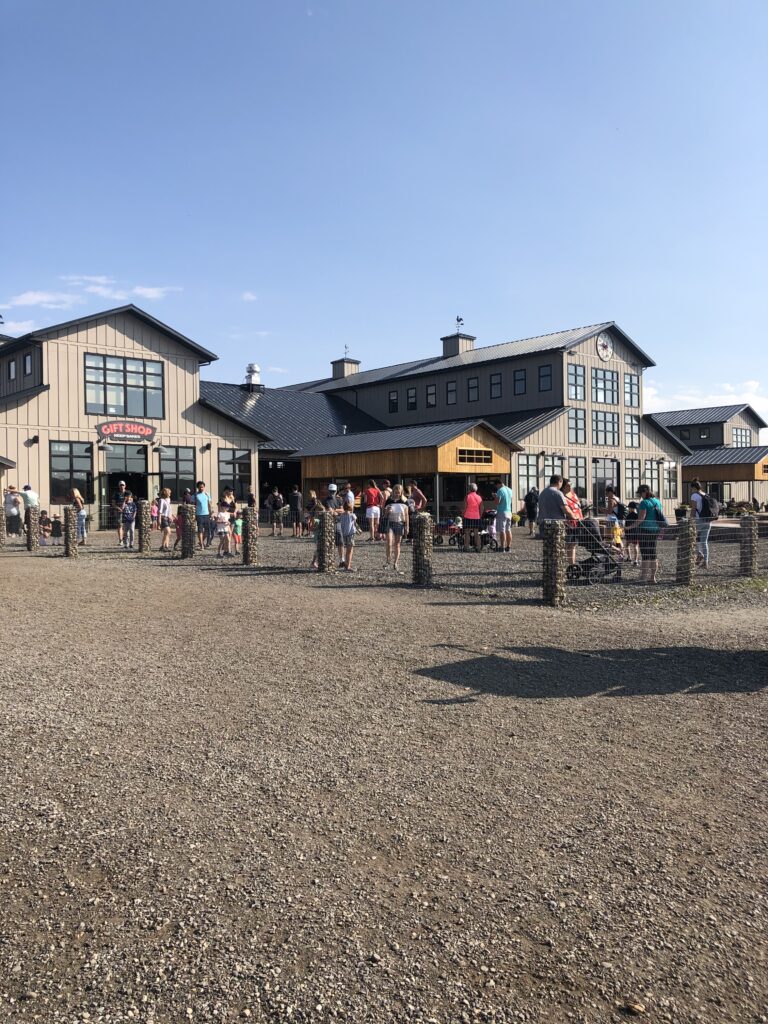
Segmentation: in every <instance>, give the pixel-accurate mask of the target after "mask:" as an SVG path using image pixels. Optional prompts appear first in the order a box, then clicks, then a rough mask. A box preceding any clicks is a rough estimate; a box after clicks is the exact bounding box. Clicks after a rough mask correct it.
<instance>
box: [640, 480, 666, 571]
mask: <svg viewBox="0 0 768 1024" xmlns="http://www.w3.org/2000/svg"><path fill="white" fill-rule="evenodd" d="M637 496H638V498H640V504H639V505H638V507H637V526H638V534H639V538H640V582H641V583H658V582H659V580H658V573H659V559H658V552H657V550H656V545H657V543H658V540H659V531H660V530H661V528H662V526H664V524H665V523H666V519H665V518H664V511H663V509H662V507H661V502H660V501H659V499H658V498H657V497H656V495H655V494H654V493H653V491H652V490H651V488H650V487H647V486H646V485H643V486H642V487H640V488H639V489H638V492H637Z"/></svg>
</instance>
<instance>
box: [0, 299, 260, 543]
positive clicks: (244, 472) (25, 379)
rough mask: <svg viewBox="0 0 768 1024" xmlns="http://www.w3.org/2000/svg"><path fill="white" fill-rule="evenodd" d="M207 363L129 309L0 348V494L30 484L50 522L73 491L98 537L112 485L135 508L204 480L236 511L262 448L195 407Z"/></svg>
mask: <svg viewBox="0 0 768 1024" xmlns="http://www.w3.org/2000/svg"><path fill="white" fill-rule="evenodd" d="M216 358H217V357H216V356H215V355H214V354H213V353H212V352H209V351H208V350H207V349H205V348H203V347H202V346H201V345H198V344H197V343H196V342H194V341H191V340H190V339H189V338H186V337H184V335H182V334H180V333H179V332H178V331H175V330H173V329H172V328H170V327H168V326H167V325H166V324H163V323H161V322H160V321H159V320H156V319H155V318H154V317H152V316H150V315H149V314H148V313H145V312H144V311H143V310H141V309H138V308H137V307H135V306H132V305H128V306H121V307H120V308H118V309H111V310H108V311H106V312H104V313H97V314H94V315H91V316H86V317H80V318H78V319H75V320H70V321H68V322H66V323H62V324H55V325H54V326H52V327H48V328H45V329H43V330H40V331H34V332H32V333H30V334H25V335H24V336H23V337H20V338H7V337H6V338H2V339H1V341H0V469H1V468H2V467H3V466H5V473H4V476H3V485H4V486H5V485H6V484H7V483H8V482H13V483H16V484H17V485H18V486H19V487H22V486H23V485H24V484H25V483H30V484H31V485H32V487H33V488H34V489H35V490H36V491H38V493H39V494H40V498H41V503H42V507H43V508H47V509H49V510H53V511H55V512H60V510H61V507H62V506H63V505H65V504H67V501H68V499H67V495H68V492H69V490H70V488H72V487H77V488H78V489H79V490H80V491H81V493H82V494H83V496H84V497H85V500H86V503H87V504H88V506H89V510H90V512H91V516H92V525H95V524H96V523H99V524H100V525H102V526H104V525H107V523H108V519H109V506H110V499H111V495H112V494H113V493H114V491H115V490H116V488H117V483H118V481H119V480H125V481H126V483H127V485H128V488H129V489H130V490H132V491H133V492H134V493H135V494H136V495H138V497H140V498H146V497H148V496H152V495H154V494H155V493H156V491H157V489H158V488H160V487H170V488H171V491H172V493H173V497H174V498H176V499H178V497H179V496H180V495H181V494H182V493H183V490H184V488H185V487H190V488H194V484H195V481H196V480H198V479H203V480H205V481H206V483H207V484H208V485H209V487H210V488H211V490H212V491H213V492H214V493H216V492H217V491H218V490H220V489H221V488H223V487H224V486H232V487H233V488H234V489H235V492H236V494H237V496H238V497H239V498H241V499H244V498H245V497H246V496H247V493H248V490H249V489H250V488H251V487H257V486H258V462H257V450H258V445H259V443H263V442H265V441H267V440H268V438H265V437H263V436H262V435H258V436H257V435H255V434H254V433H253V432H252V431H251V430H250V429H249V428H248V426H247V425H246V424H244V423H242V422H234V421H233V420H232V419H231V418H229V417H226V416H223V415H221V414H219V413H217V412H216V411H215V410H213V409H211V408H210V406H206V405H203V404H202V403H201V401H200V367H201V366H207V365H208V364H209V363H211V362H213V361H214V360H215V359H216ZM14 463H15V468H14V466H13V464H14ZM11 474H12V475H11Z"/></svg>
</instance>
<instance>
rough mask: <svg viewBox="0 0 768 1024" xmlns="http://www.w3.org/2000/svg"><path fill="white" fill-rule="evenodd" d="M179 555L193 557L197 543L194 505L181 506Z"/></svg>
mask: <svg viewBox="0 0 768 1024" xmlns="http://www.w3.org/2000/svg"><path fill="white" fill-rule="evenodd" d="M180 511H181V557H182V558H194V557H195V544H196V543H197V513H196V512H195V506H194V505H182V506H181V510H180Z"/></svg>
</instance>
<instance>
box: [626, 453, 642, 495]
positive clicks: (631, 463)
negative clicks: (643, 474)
mask: <svg viewBox="0 0 768 1024" xmlns="http://www.w3.org/2000/svg"><path fill="white" fill-rule="evenodd" d="M640 482H641V481H640V459H627V461H626V462H625V463H624V498H625V500H626V501H630V500H631V499H632V498H634V496H635V495H636V494H637V489H638V487H639V486H640Z"/></svg>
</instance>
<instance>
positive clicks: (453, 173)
mask: <svg viewBox="0 0 768 1024" xmlns="http://www.w3.org/2000/svg"><path fill="white" fill-rule="evenodd" d="M0 25H1V26H2V38H3V56H2V61H0V96H1V97H2V99H0V109H2V122H1V123H2V137H1V145H2V153H3V156H2V160H0V239H1V240H2V244H1V245H0V313H1V314H2V315H3V317H4V319H5V327H0V331H4V332H5V333H8V334H14V335H15V334H21V333H24V332H26V331H27V330H31V329H36V328H40V327H43V326H47V325H50V324H54V323H59V322H62V321H66V320H69V319H72V318H74V317H77V316H81V315H85V314H90V313H94V312H97V311H100V310H104V309H108V308H111V307H113V306H117V305H122V304H124V303H126V302H134V303H135V304H136V305H138V306H140V307H141V308H143V309H145V310H147V312H149V313H151V314H152V315H153V316H155V317H157V318H158V319H160V320H162V321H163V322H165V323H168V324H169V325H171V326H172V327H173V328H175V329H176V330H179V331H181V332H182V333H184V334H186V335H188V336H189V337H191V338H192V339H194V340H195V341H197V342H199V343H200V344H202V345H204V346H205V347H206V348H208V349H211V350H213V351H214V352H217V353H218V354H219V355H220V360H219V362H217V363H215V364H213V365H212V366H210V367H208V368H206V369H205V370H204V376H205V377H207V378H208V379H216V380H228V381H241V380H242V378H243V375H244V371H245V365H246V363H248V362H251V361H255V362H257V363H259V364H260V366H261V367H262V371H263V378H262V379H263V381H264V382H265V383H266V384H268V385H270V386H280V385H282V384H285V383H289V382H292V381H297V380H306V379H312V378H315V377H323V376H327V375H328V373H329V362H330V360H331V359H334V358H338V357H339V356H341V355H343V354H344V350H345V346H346V347H348V349H349V353H350V355H351V356H353V357H355V358H357V359H360V360H361V362H362V366H363V368H366V367H372V366H381V365H386V364H388V363H394V362H398V361H401V360H405V359H410V358H419V357H424V356H429V355H436V354H439V352H440V350H441V347H440V340H439V339H440V337H441V336H442V335H444V334H447V333H450V332H451V330H452V329H453V325H454V322H455V317H456V316H457V315H460V316H462V317H463V318H464V325H465V327H464V329H465V330H467V331H469V332H470V333H472V334H474V335H476V336H477V344H478V346H479V345H491V344H497V343H499V342H502V341H509V340H513V339H515V338H524V337H531V336H534V335H538V334H544V333H548V332H551V331H557V330H562V329H566V328H570V327H577V326H582V325H586V324H592V323H600V322H603V321H606V320H615V321H616V322H617V323H618V324H620V326H621V327H622V329H623V330H625V331H626V332H627V333H628V334H629V335H630V337H632V338H633V339H634V340H635V341H636V342H637V343H638V344H639V345H640V346H641V348H643V349H644V350H645V351H647V352H649V353H650V354H651V355H652V356H653V357H654V358H655V360H656V362H657V364H658V365H657V366H656V367H655V368H652V369H651V370H649V371H647V373H646V377H645V411H653V410H658V409H665V408H677V407H685V406H689V407H690V406H695V405H708V404H725V403H728V404H730V403H732V402H740V401H748V402H750V403H751V404H753V405H754V406H755V407H756V408H757V409H758V410H759V411H760V412H762V414H763V415H764V416H765V417H766V418H768V370H767V368H766V358H767V351H766V349H767V345H766V342H767V340H768V339H767V337H766V330H765V325H766V323H768V280H767V276H768V275H767V274H766V270H767V269H768V259H767V254H766V246H767V244H768V243H767V242H766V240H767V239H768V189H766V181H768V70H767V68H768V62H767V61H766V59H765V54H766V53H767V52H768V4H766V3H765V2H764V0H739V2H738V3H726V2H725V0H722V2H711V0H695V2H693V0H675V3H672V4H670V3H669V2H668V0H643V2H642V3H640V2H631V0H625V2H621V3H616V2H615V0H611V2H604V0H549V2H548V0H540V2H537V3H531V2H530V0H525V2H520V0H504V2H501V0H484V2H483V3H470V2H458V0H386V2H383V0H378V2H377V0H335V2H326V3H315V2H314V0H305V2H293V0H270V2H266V0H222V2H221V3H218V4H211V3H210V2H201V0H163V2H162V3H157V2H156V0H132V2H131V3H129V4H126V3H120V2H118V0H77V2H74V0H73V2H70V3H61V0H0Z"/></svg>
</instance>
